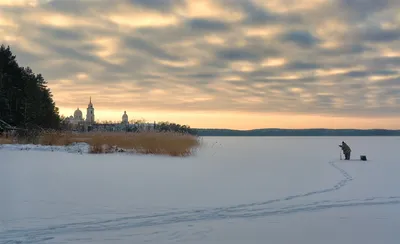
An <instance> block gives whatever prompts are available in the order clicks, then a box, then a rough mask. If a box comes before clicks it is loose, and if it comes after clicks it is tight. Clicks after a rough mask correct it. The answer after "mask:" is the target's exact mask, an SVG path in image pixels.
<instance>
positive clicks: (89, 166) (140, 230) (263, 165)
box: [0, 137, 400, 244]
mask: <svg viewBox="0 0 400 244" xmlns="http://www.w3.org/2000/svg"><path fill="white" fill-rule="evenodd" d="M342 140H345V141H346V142H348V144H349V145H350V146H351V148H352V158H353V159H359V156H360V155H367V157H368V161H367V162H363V161H359V160H352V161H340V160H339V152H340V148H339V147H338V145H339V144H340V143H341V141H342ZM204 142H205V145H204V147H203V148H202V149H200V150H199V151H198V153H197V154H196V155H195V156H193V157H188V158H173V157H167V156H149V155H126V154H107V155H91V154H87V153H86V152H87V146H85V145H83V144H80V145H74V146H71V147H69V148H62V147H38V146H33V145H30V146H25V148H29V150H21V146H15V145H3V146H2V147H1V149H0V243H21V244H22V243H102V244H104V243H178V242H181V243H190V244H192V243H222V244H227V243H229V244H236V243H307V244H310V243H316V244H317V243H318V244H319V243H332V244H333V243H341V244H344V243H346V244H347V243H360V244H361V243H362V244H369V243H396V244H397V243H399V239H400V232H399V231H398V230H399V229H400V188H399V187H398V186H399V184H400V178H399V177H398V172H400V164H399V160H398V155H397V152H398V149H399V146H400V138H398V137H349V138H339V137H205V138H204ZM51 151H52V152H51Z"/></svg>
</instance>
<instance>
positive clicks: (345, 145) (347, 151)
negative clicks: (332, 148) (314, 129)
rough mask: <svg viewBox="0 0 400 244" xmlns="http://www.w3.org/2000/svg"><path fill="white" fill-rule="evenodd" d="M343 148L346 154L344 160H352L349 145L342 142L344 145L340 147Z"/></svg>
mask: <svg viewBox="0 0 400 244" xmlns="http://www.w3.org/2000/svg"><path fill="white" fill-rule="evenodd" d="M339 147H341V148H342V150H343V154H344V160H350V153H351V149H350V147H349V145H347V144H346V143H345V142H344V141H342V145H339Z"/></svg>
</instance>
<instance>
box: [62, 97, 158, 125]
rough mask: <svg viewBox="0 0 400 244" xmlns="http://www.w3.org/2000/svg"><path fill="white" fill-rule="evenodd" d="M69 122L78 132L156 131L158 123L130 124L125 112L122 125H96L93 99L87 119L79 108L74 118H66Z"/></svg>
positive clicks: (87, 112) (87, 109)
mask: <svg viewBox="0 0 400 244" xmlns="http://www.w3.org/2000/svg"><path fill="white" fill-rule="evenodd" d="M66 120H67V122H68V123H69V124H70V125H71V127H72V128H71V129H73V130H78V131H104V130H106V131H124V130H127V128H131V129H132V128H133V127H136V128H137V129H138V130H154V129H155V127H156V123H155V122H154V123H135V124H130V123H129V118H128V114H127V113H126V111H124V114H123V115H122V118H121V122H120V123H112V124H101V123H96V121H95V116H94V106H93V103H92V97H90V99H89V104H88V107H87V108H86V118H85V119H84V116H83V113H82V111H81V110H80V109H79V107H78V108H77V109H76V110H75V112H74V116H72V115H71V116H69V117H67V118H66Z"/></svg>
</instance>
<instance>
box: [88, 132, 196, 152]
mask: <svg viewBox="0 0 400 244" xmlns="http://www.w3.org/2000/svg"><path fill="white" fill-rule="evenodd" d="M89 144H90V146H91V152H92V153H111V152H115V151H118V149H122V150H124V151H134V152H136V153H141V154H163V155H170V156H189V155H191V154H192V153H193V150H194V149H196V148H197V147H198V146H200V142H199V140H198V138H197V137H195V136H192V135H187V134H179V133H173V132H163V133H162V132H140V133H98V134H93V135H91V141H90V142H89Z"/></svg>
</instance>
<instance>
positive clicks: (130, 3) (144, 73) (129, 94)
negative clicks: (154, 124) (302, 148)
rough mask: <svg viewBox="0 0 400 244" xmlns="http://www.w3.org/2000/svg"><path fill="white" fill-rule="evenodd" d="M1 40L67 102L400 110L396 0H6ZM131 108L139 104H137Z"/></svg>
mask: <svg viewBox="0 0 400 244" xmlns="http://www.w3.org/2000/svg"><path fill="white" fill-rule="evenodd" d="M0 6H1V8H0V39H1V42H2V43H5V44H9V45H10V46H11V48H12V50H13V51H14V52H15V54H16V55H17V59H18V62H19V63H20V64H21V65H24V66H30V67H31V68H32V69H33V70H34V72H37V73H42V74H43V75H44V77H45V78H46V79H47V80H48V82H49V86H50V88H51V89H52V91H53V93H54V98H55V100H56V102H57V105H58V106H60V107H61V108H65V110H62V111H68V110H67V109H73V108H75V107H77V106H80V107H83V106H85V105H86V102H87V99H88V97H89V96H92V98H93V100H94V101H95V105H96V107H97V109H98V110H102V109H103V110H114V109H115V110H118V111H119V110H121V111H123V110H125V109H128V108H131V109H134V108H140V109H148V110H157V111H162V110H163V111H187V112H190V111H209V112H211V111H215V112H220V111H234V112H270V113H275V112H288V113H302V114H321V115H338V116H354V115H357V116H372V117H373V116H375V117H378V116H390V115H393V114H395V113H397V114H398V111H399V109H400V104H399V99H397V97H398V96H399V95H400V90H399V89H400V88H399V84H400V80H399V78H400V68H399V67H400V52H399V50H400V43H399V42H398V40H399V39H400V22H399V15H398V11H397V12H396V9H398V7H399V2H398V1H395V0H384V1H376V0H366V1H364V0H363V1H360V0H338V1H328V0H296V1H294V0H280V1H278V0H271V1H261V0H242V1H233V0H212V1H211V0H196V1H189V0H174V1H173V0H115V1H113V2H112V3H111V2H110V1H106V0H79V1H78V0H52V1H28V0H27V1H24V0H20V1H4V0H3V1H1V0H0ZM127 107H128V108H127Z"/></svg>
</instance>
